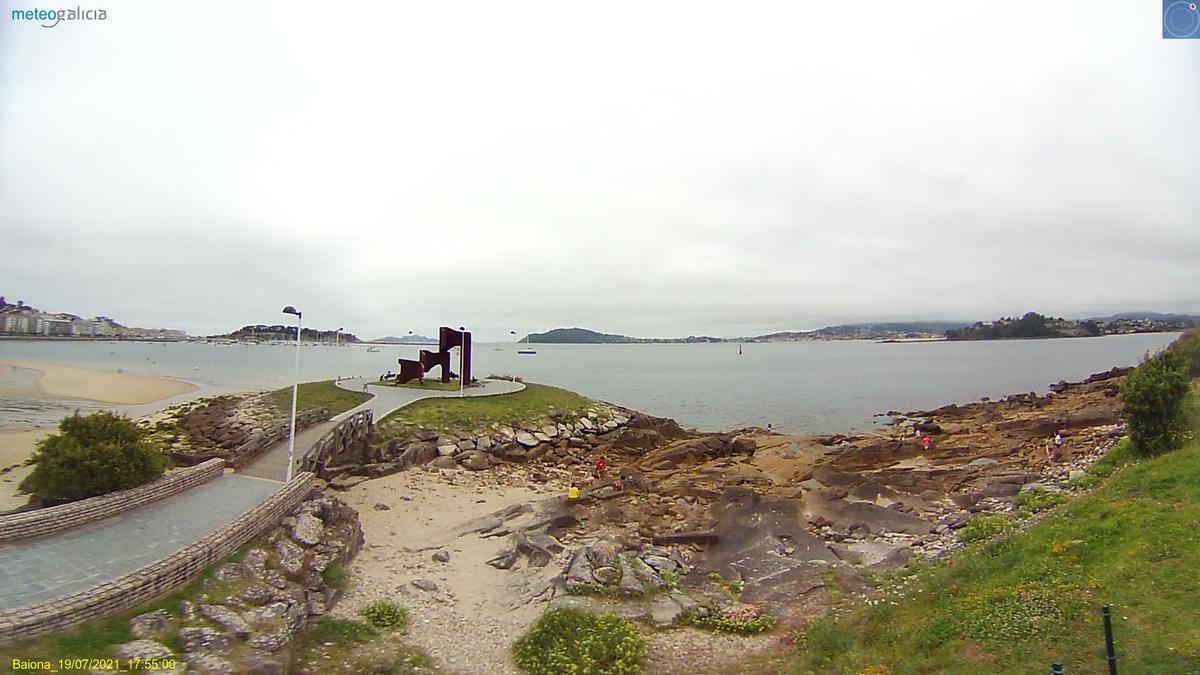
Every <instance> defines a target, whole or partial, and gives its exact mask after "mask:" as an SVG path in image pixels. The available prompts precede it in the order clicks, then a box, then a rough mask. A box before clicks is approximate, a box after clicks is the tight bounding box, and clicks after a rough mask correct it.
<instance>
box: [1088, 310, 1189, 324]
mask: <svg viewBox="0 0 1200 675" xmlns="http://www.w3.org/2000/svg"><path fill="white" fill-rule="evenodd" d="M1089 321H1105V322H1108V321H1165V322H1169V323H1180V324H1183V323H1190V324H1193V325H1200V315H1198V314H1162V313H1159V312H1123V313H1121V314H1110V315H1109V316H1093V317H1091V318H1090V319H1089Z"/></svg>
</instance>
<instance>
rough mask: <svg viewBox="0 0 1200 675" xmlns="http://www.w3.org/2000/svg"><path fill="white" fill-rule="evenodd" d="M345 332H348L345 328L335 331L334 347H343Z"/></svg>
mask: <svg viewBox="0 0 1200 675" xmlns="http://www.w3.org/2000/svg"><path fill="white" fill-rule="evenodd" d="M344 330H346V329H345V328H338V329H337V330H336V331H334V333H333V346H334V347H338V346H340V345H341V343H342V331H344Z"/></svg>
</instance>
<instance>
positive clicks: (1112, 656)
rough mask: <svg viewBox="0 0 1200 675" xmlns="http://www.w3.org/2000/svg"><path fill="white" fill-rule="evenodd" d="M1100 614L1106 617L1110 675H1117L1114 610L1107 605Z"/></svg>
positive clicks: (1105, 638)
mask: <svg viewBox="0 0 1200 675" xmlns="http://www.w3.org/2000/svg"><path fill="white" fill-rule="evenodd" d="M1100 614H1101V615H1103V616H1104V649H1105V651H1107V655H1108V675H1117V652H1116V650H1114V649H1113V638H1112V610H1111V609H1109V607H1108V605H1105V606H1104V609H1101V610H1100Z"/></svg>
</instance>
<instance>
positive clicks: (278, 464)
mask: <svg viewBox="0 0 1200 675" xmlns="http://www.w3.org/2000/svg"><path fill="white" fill-rule="evenodd" d="M376 381H377V380H373V379H370V378H366V377H355V378H350V379H346V380H341V381H340V382H338V383H337V386H339V387H341V388H342V389H345V390H347V391H356V392H359V393H361V392H362V390H363V385H364V384H368V383H370V382H376ZM482 382H483V386H481V387H470V388H469V389H467V390H466V391H465V392H463V395H464V396H469V397H477V396H495V395H498V394H512V393H515V392H518V391H521V390H522V389H524V388H525V385H524V384H521V383H520V382H509V381H507V380H483V381H482ZM367 393H369V394H374V396H373V397H372V398H371V399H370V400H368V401H366V402H365V403H363V404H362V405H360V406H358V407H357V408H353V409H351V410H347V411H346V412H344V413H342V414H340V415H338V416H336V417H334V418H333V419H332V420H330V421H328V422H322V423H321V424H317V425H315V426H311V427H309V428H307V429H305V430H303V431H301V432H300V433H298V434H296V449H295V454H294V455H293V458H292V459H293V466H292V470H293V474H294V472H295V470H296V468H297V467H298V466H299V465H300V460H301V458H303V457H304V453H306V452H307V451H308V449H309V448H311V447H312V446H313V445H314V444H316V442H317V441H319V440H321V437H322V436H324V435H325V434H327V433H328V432H329V431H330V430H331V429H333V428H334V427H335V426H337V423H338V422H341V421H342V420H344V419H346V418H347V417H350V416H351V415H353V414H355V413H358V412H361V411H363V410H370V411H372V412H373V413H374V416H375V421H376V422H378V421H380V420H382V419H383V418H384V417H386V416H387V415H388V414H390V413H392V412H394V411H396V410H399V409H400V408H403V407H404V406H406V405H408V404H410V403H414V402H416V401H420V400H423V399H427V398H458V395H459V393H458V392H457V391H438V390H431V389H416V388H408V387H385V386H368V387H367ZM287 449H288V440H287V439H286V438H284V439H283V440H282V441H279V442H278V443H276V444H275V445H273V446H271V447H270V448H267V449H266V450H263V451H262V453H261V454H259V456H258V457H257V458H256V459H255V460H254V461H253V462H250V463H249V464H246V465H245V466H243V467H242V468H240V469H238V473H244V474H246V475H248V476H257V477H259V478H266V479H269V480H277V481H282V480H283V479H284V476H285V475H286V473H287Z"/></svg>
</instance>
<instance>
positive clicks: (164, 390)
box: [0, 360, 198, 511]
mask: <svg viewBox="0 0 1200 675" xmlns="http://www.w3.org/2000/svg"><path fill="white" fill-rule="evenodd" d="M0 374H2V375H3V376H4V377H3V381H4V382H5V385H6V386H4V387H3V390H2V391H0V394H2V395H3V396H4V397H5V398H13V399H28V400H31V401H36V400H42V401H46V400H59V399H62V400H74V401H80V400H85V401H94V402H96V403H102V404H109V405H142V404H147V403H153V402H155V401H161V400H163V399H167V398H171V397H173V396H178V395H180V394H186V393H189V392H193V391H196V390H197V389H198V388H197V387H196V386H195V385H193V384H190V383H187V382H180V381H178V380H171V379H168V378H165V377H147V376H145V375H129V374H126V373H106V372H103V371H99V370H90V369H87V368H77V367H74V366H63V365H58V364H53V363H41V362H35V361H15V360H0ZM85 412H87V410H86V409H85ZM51 419H53V418H47V420H46V421H47V422H49V421H50V420H51ZM36 426H42V423H40V422H39V423H38V424H37V425H36ZM18 428H20V426H18ZM51 433H53V429H26V430H20V431H15V430H11V429H10V430H4V431H0V511H7V510H11V509H15V508H17V507H20V506H23V505H24V504H25V502H26V501H28V497H27V496H25V495H20V494H18V493H17V486H18V485H19V484H20V483H21V480H22V479H24V478H25V476H27V475H29V472H30V470H31V469H30V468H29V467H26V466H22V464H23V463H24V462H25V460H26V459H28V458H29V456H30V455H31V454H33V449H34V444H35V443H37V441H39V440H41V439H42V438H45V437H46V436H48V435H49V434H51Z"/></svg>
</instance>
